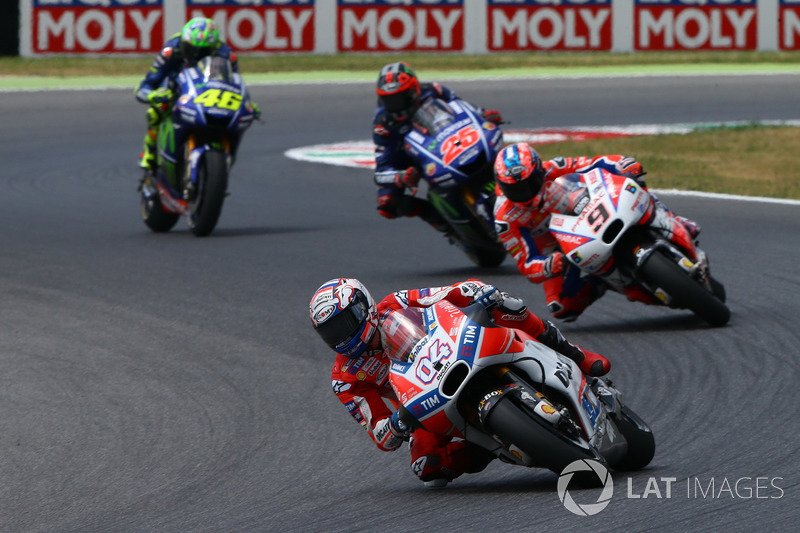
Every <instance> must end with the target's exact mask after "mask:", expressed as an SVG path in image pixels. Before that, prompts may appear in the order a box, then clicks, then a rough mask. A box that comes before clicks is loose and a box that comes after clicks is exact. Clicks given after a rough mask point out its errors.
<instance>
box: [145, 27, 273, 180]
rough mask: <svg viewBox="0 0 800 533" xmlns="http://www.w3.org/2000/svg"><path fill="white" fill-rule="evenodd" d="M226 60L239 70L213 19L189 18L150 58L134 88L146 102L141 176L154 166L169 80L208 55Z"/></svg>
mask: <svg viewBox="0 0 800 533" xmlns="http://www.w3.org/2000/svg"><path fill="white" fill-rule="evenodd" d="M212 53H213V54H216V55H219V56H221V57H225V58H227V59H230V61H231V66H232V68H233V71H234V72H239V62H238V61H237V57H236V53H235V52H234V51H233V50H232V49H231V47H230V46H228V45H227V44H225V43H224V42H222V40H221V39H220V36H219V31H218V30H217V27H216V25H215V24H214V21H213V20H211V19H207V18H201V17H200V18H193V19H191V20H190V21H189V22H187V23H186V24H185V25H184V26H183V29H182V30H181V32H180V33H176V34H175V35H173V36H172V37H170V38H169V39H168V40H167V42H166V43H164V46H163V47H162V48H161V51H160V52H159V53H158V55H157V56H156V58H155V60H154V61H153V64H152V66H151V67H150V70H148V71H147V75H146V76H145V77H144V79H143V80H142V81H141V83H139V87H138V88H137V89H136V93H135V95H136V99H137V100H139V101H140V102H142V103H143V104H150V107H148V109H147V133H146V134H145V136H144V146H143V148H142V153H141V154H140V155H139V166H140V167H141V168H143V169H144V171H145V175H148V174H150V173H152V172H153V171H154V170H155V166H156V132H157V131H158V125H159V124H160V123H161V121H162V120H164V118H165V117H166V116H167V114H168V113H169V110H170V108H171V105H172V99H173V94H172V91H171V90H170V88H169V82H171V81H174V80H175V78H177V76H178V74H179V73H180V72H181V70H183V68H184V67H186V66H191V65H195V64H197V62H198V61H199V60H201V59H202V58H204V57H206V56H209V55H211V54H212ZM250 105H252V107H253V110H254V111H255V118H256V120H257V119H258V118H259V117H260V116H261V110H260V109H259V107H258V106H257V105H256V104H255V103H253V102H251V103H250Z"/></svg>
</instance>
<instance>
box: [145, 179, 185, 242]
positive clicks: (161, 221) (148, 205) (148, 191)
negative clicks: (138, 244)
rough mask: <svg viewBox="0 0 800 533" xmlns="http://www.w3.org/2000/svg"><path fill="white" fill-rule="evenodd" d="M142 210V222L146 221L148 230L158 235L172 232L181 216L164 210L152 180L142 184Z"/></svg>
mask: <svg viewBox="0 0 800 533" xmlns="http://www.w3.org/2000/svg"><path fill="white" fill-rule="evenodd" d="M141 210H142V220H144V223H145V224H146V225H147V227H148V228H150V229H151V230H153V231H154V232H156V233H165V232H167V231H169V230H171V229H172V228H173V227H174V226H175V224H176V223H177V222H178V219H179V218H180V215H179V214H177V213H169V212H167V211H165V210H164V206H163V205H162V204H161V199H160V198H159V197H158V192H157V191H156V188H155V187H154V186H153V184H152V182H151V181H150V178H145V180H144V181H143V182H142V190H141Z"/></svg>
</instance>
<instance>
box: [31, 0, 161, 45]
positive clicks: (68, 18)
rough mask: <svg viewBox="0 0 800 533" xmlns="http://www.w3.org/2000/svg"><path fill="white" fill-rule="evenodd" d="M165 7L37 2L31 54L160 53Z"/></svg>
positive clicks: (112, 1) (136, 1)
mask: <svg viewBox="0 0 800 533" xmlns="http://www.w3.org/2000/svg"><path fill="white" fill-rule="evenodd" d="M98 4H102V5H98ZM162 4H163V2H162V0H123V1H120V0H106V1H104V2H97V1H96V0H94V1H93V0H68V1H60V2H53V1H52V0H50V1H48V0H34V1H33V5H32V11H31V15H32V16H31V25H32V33H31V49H32V51H33V52H34V53H36V54H86V53H97V54H101V53H102V54H105V53H115V54H120V53H132V54H141V53H145V52H147V53H154V52H157V51H158V50H159V49H160V48H161V45H162V44H163V42H164V37H163V36H164V13H163V8H162Z"/></svg>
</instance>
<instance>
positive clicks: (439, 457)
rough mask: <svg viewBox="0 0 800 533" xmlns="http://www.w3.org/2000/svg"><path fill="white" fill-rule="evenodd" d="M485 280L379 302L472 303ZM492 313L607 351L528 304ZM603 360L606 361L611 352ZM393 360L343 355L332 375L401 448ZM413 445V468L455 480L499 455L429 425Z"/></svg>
mask: <svg viewBox="0 0 800 533" xmlns="http://www.w3.org/2000/svg"><path fill="white" fill-rule="evenodd" d="M483 285H485V283H483V282H481V281H478V280H473V279H470V280H466V281H463V282H460V283H456V284H454V285H450V286H448V287H432V288H427V289H415V290H408V291H398V292H395V293H393V294H390V295H389V296H387V297H386V298H384V299H383V300H382V301H381V302H380V303H379V304H378V306H377V307H378V315H379V316H380V317H381V318H383V317H385V316H387V315H388V314H389V313H391V312H392V311H394V310H399V309H405V308H406V307H430V306H431V305H433V304H435V303H436V302H439V301H441V300H447V301H448V302H450V303H452V304H453V305H455V306H456V307H466V306H468V305H469V304H470V303H472V300H473V296H474V295H475V292H476V290H477V289H478V288H479V287H481V286H483ZM492 314H493V320H494V322H495V323H496V324H497V325H499V326H503V327H510V328H516V329H520V330H523V331H524V332H526V333H527V334H528V335H530V336H531V337H533V338H535V339H537V340H540V341H541V342H543V343H544V344H547V345H548V346H550V347H551V348H553V349H556V350H557V351H559V352H561V353H564V355H567V356H568V357H571V358H573V359H574V360H578V359H580V360H581V361H586V362H593V361H595V360H596V359H597V358H598V357H602V356H598V355H597V354H593V353H592V352H589V351H587V350H583V349H581V348H579V347H577V346H574V345H572V344H569V343H568V342H567V341H566V340H565V339H564V338H563V336H561V333H560V332H558V330H557V329H556V328H555V326H553V325H552V324H550V323H549V322H544V321H542V319H541V318H539V317H538V316H536V315H535V314H533V313H531V312H529V311H527V309H525V308H524V307H522V308H521V310H520V311H518V312H515V313H505V314H504V313H503V312H501V311H499V310H494V311H493V312H492ZM603 360H604V361H606V360H605V358H603ZM581 361H579V364H580V363H581ZM606 362H607V361H606ZM390 365H391V360H389V358H388V357H387V356H386V355H385V354H384V352H383V351H382V350H377V351H374V352H368V354H365V355H364V356H361V357H358V358H354V359H348V358H347V357H345V356H343V355H337V357H336V361H335V363H334V365H333V372H332V376H331V378H332V386H333V392H334V393H336V396H337V397H338V398H339V400H340V401H341V402H342V403H343V404H344V406H345V407H346V408H347V410H348V412H349V413H350V414H351V415H352V417H353V418H355V420H356V422H358V423H359V424H361V425H362V426H363V427H364V429H366V430H367V432H368V433H369V436H370V438H371V439H372V440H373V441H374V442H375V444H376V445H377V446H378V448H380V449H381V450H384V451H391V450H396V449H397V448H399V447H400V445H401V444H402V443H403V439H401V438H399V437H397V436H395V435H394V434H393V433H392V431H391V429H390V418H391V416H392V413H393V412H394V411H396V410H397V408H398V407H399V402H398V401H397V397H396V396H395V394H394V391H393V390H392V387H391V385H390V384H389V366H390ZM410 450H411V469H412V470H413V472H414V473H415V474H416V475H417V476H418V477H419V478H420V479H421V480H422V481H429V480H433V479H439V478H445V479H449V480H452V479H454V478H456V477H458V476H460V475H461V474H463V473H474V472H480V471H481V470H483V469H484V468H486V465H487V464H489V462H490V461H491V459H492V458H493V456H492V455H491V454H489V453H488V452H485V451H483V450H481V449H479V448H477V447H475V446H473V445H470V444H468V443H466V442H464V441H461V440H452V439H450V438H448V437H442V436H440V435H436V434H434V433H430V432H428V431H426V430H424V429H418V430H415V431H414V432H413V433H412V434H411V439H410Z"/></svg>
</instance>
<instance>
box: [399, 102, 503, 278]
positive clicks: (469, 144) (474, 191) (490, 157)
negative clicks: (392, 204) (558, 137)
mask: <svg viewBox="0 0 800 533" xmlns="http://www.w3.org/2000/svg"><path fill="white" fill-rule="evenodd" d="M412 120H413V128H412V129H411V131H410V132H409V133H407V134H406V137H405V144H404V147H405V151H406V153H407V154H408V155H409V156H410V157H411V158H412V159H413V160H414V161H415V162H416V166H417V168H419V169H420V173H421V176H422V178H424V180H425V181H426V183H427V197H428V200H429V201H430V202H431V204H432V205H433V206H434V208H435V209H436V210H437V211H438V212H439V213H440V214H441V215H442V216H443V217H444V219H445V220H446V221H447V222H448V224H449V225H450V228H451V231H450V238H451V240H452V242H453V244H455V245H456V246H458V247H459V248H460V249H461V250H463V251H464V253H466V254H467V256H468V257H469V258H470V259H471V260H472V261H473V262H474V263H475V264H477V265H480V266H484V267H495V266H498V265H500V263H502V262H503V260H504V259H505V257H506V251H505V249H504V248H503V245H502V244H501V243H500V242H499V241H498V239H497V234H496V233H495V230H494V201H495V193H494V186H495V181H494V174H493V169H492V167H493V165H494V160H495V157H496V155H497V153H498V152H499V151H500V150H502V148H503V132H502V130H501V129H500V128H499V127H498V126H497V125H496V124H494V123H492V122H489V121H487V120H485V119H484V118H483V117H482V116H481V114H480V112H479V111H478V109H476V108H475V107H474V106H472V105H470V104H469V103H468V102H465V101H463V100H455V101H452V102H445V101H443V100H439V99H429V100H426V101H425V102H423V104H422V105H421V106H420V108H419V109H418V110H417V112H416V113H415V114H414V117H413V119H412ZM414 193H416V191H414Z"/></svg>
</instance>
